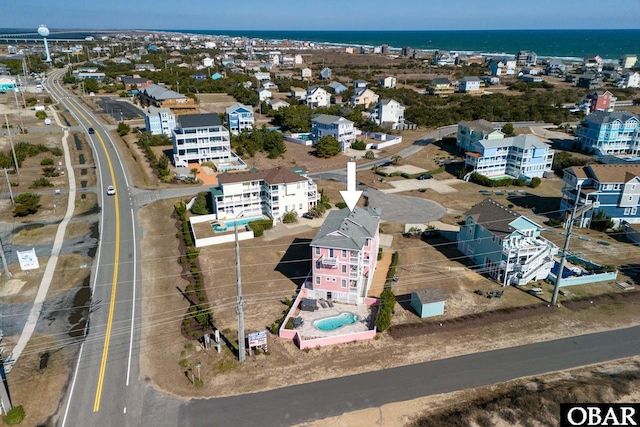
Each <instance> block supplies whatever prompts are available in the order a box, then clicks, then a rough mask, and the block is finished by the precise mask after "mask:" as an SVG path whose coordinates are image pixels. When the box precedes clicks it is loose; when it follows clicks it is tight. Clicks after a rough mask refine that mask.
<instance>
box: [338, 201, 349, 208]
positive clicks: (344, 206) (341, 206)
mask: <svg viewBox="0 0 640 427" xmlns="http://www.w3.org/2000/svg"><path fill="white" fill-rule="evenodd" d="M346 207H347V204H346V203H345V202H338V203H336V208H338V209H344V208H346Z"/></svg>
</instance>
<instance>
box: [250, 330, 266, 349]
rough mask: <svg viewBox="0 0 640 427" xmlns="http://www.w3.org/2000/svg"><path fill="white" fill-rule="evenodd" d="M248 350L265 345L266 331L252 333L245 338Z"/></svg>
mask: <svg viewBox="0 0 640 427" xmlns="http://www.w3.org/2000/svg"><path fill="white" fill-rule="evenodd" d="M247 339H248V340H249V348H251V347H262V346H265V345H267V331H260V332H254V333H252V334H249V335H248V336H247Z"/></svg>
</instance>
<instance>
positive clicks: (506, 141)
mask: <svg viewBox="0 0 640 427" xmlns="http://www.w3.org/2000/svg"><path fill="white" fill-rule="evenodd" d="M478 142H479V143H480V144H482V146H483V147H485V148H495V147H505V146H507V145H508V146H513V147H518V148H522V149H525V148H544V147H548V146H549V144H545V143H544V142H542V141H540V140H539V139H538V138H537V137H536V136H535V135H518V136H514V137H511V138H502V139H482V140H480V141H478Z"/></svg>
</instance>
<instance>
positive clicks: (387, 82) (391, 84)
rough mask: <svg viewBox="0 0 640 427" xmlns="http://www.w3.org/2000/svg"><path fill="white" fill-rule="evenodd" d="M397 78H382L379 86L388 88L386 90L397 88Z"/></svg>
mask: <svg viewBox="0 0 640 427" xmlns="http://www.w3.org/2000/svg"><path fill="white" fill-rule="evenodd" d="M396 82H397V80H396V78H395V77H392V76H387V77H382V78H381V79H379V80H378V86H380V87H383V88H386V89H393V88H395V87H396Z"/></svg>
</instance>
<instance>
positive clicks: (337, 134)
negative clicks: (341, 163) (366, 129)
mask: <svg viewBox="0 0 640 427" xmlns="http://www.w3.org/2000/svg"><path fill="white" fill-rule="evenodd" d="M323 136H332V137H334V138H335V139H336V140H337V141H338V142H339V143H340V151H346V150H348V149H349V148H350V147H351V144H352V143H353V142H354V141H355V140H356V131H355V128H354V127H353V122H352V121H349V120H347V119H345V118H344V117H340V116H330V115H328V114H318V115H317V116H314V117H312V118H311V140H312V141H313V142H314V143H315V142H316V141H317V140H319V139H320V138H322V137H323Z"/></svg>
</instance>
